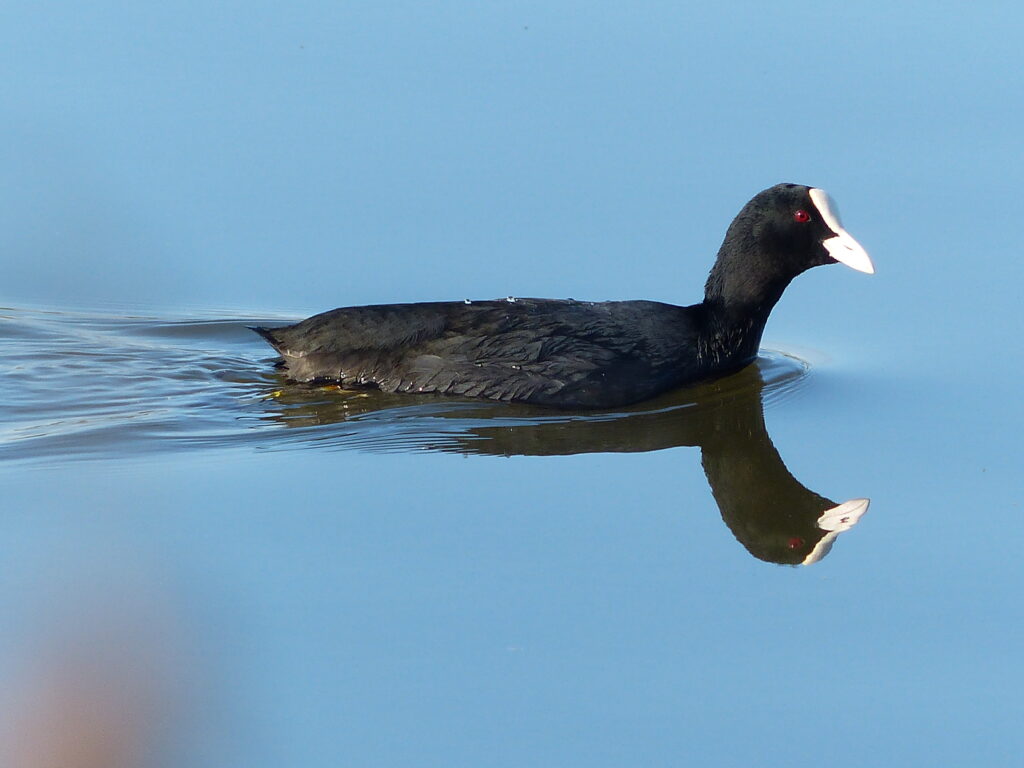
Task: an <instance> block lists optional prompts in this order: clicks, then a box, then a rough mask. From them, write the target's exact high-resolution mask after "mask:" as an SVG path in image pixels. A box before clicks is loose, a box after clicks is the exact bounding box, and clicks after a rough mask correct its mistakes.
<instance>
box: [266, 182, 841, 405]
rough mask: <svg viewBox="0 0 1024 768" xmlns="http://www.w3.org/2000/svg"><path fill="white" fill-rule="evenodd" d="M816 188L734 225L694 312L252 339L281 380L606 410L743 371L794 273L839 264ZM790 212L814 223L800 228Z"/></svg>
mask: <svg viewBox="0 0 1024 768" xmlns="http://www.w3.org/2000/svg"><path fill="white" fill-rule="evenodd" d="M809 190H810V188H808V187H801V186H797V185H792V184H780V185H777V186H776V187H772V188H771V189H768V190H765V191H764V192H762V193H760V194H759V195H758V196H756V197H755V198H754V199H753V200H751V201H750V203H748V204H747V205H746V206H745V207H744V208H743V210H742V211H741V212H740V214H739V215H738V216H737V217H736V219H735V220H734V221H733V223H732V225H731V226H730V227H729V231H728V232H727V234H726V238H725V242H724V243H723V244H722V248H721V249H720V250H719V254H718V259H717V261H716V263H715V266H714V268H713V269H712V271H711V275H710V276H709V277H708V281H707V286H706V289H705V299H704V301H703V302H702V303H700V304H695V305H693V306H689V307H680V306H675V305H672V304H663V303H659V302H653V301H613V302H582V301H574V300H571V299H570V300H551V299H511V298H510V299H502V300H496V301H481V302H476V301H474V302H468V301H466V302H439V303H421V304H388V305H379V306H367V307H346V308H342V309H335V310H332V311H330V312H324V313H322V314H319V315H315V316H313V317H310V318H308V319H307V320H303V321H302V322H300V323H297V324H295V325H291V326H287V327H284V328H273V329H267V328H255V329H254V330H256V331H257V332H258V333H259V334H261V335H262V336H263V337H264V338H266V339H267V341H269V342H270V344H271V345H272V346H273V347H274V349H276V350H277V351H278V353H280V355H281V356H282V358H283V361H284V367H285V369H286V370H287V374H288V376H289V378H291V379H293V380H295V381H303V382H336V383H338V384H340V385H341V386H343V387H378V388H380V389H382V390H384V391H387V392H435V393H439V394H446V395H460V396H467V397H486V398H491V399H495V400H508V401H518V402H527V403H533V404H537V405H547V406H556V407H562V408H606V407H613V406H618V405H624V404H628V403H633V402H637V401H640V400H644V399H647V398H649V397H652V396H654V395H656V394H658V393H660V392H664V391H666V390H669V389H672V388H675V387H679V386H683V385H685V384H690V383H693V382H697V381H700V380H703V379H708V378H713V377H716V376H722V375H725V374H728V373H731V372H733V371H736V370H738V369H739V368H741V367H743V366H744V365H747V364H748V363H750V362H751V361H753V360H754V358H755V356H756V355H757V349H758V345H759V344H760V341H761V334H762V332H763V330H764V326H765V322H766V321H767V319H768V315H769V313H770V312H771V309H772V307H773V306H774V305H775V303H776V302H777V301H778V299H779V297H780V296H781V295H782V291H783V290H784V289H785V287H786V285H788V284H789V282H790V281H791V280H792V279H793V278H794V277H795V276H796V275H798V274H799V273H800V272H803V271H804V270H806V269H808V268H809V267H812V266H816V265H818V264H827V263H834V262H835V259H834V258H832V257H831V256H830V255H829V252H828V251H827V250H826V249H825V247H823V245H822V242H823V240H825V239H827V238H830V237H834V236H835V235H836V233H835V232H834V231H833V230H832V229H830V228H829V227H828V226H827V225H826V223H825V221H824V217H822V216H821V215H820V214H819V212H818V211H817V210H816V209H815V208H814V202H813V201H812V200H811V199H810V197H809V196H808V192H809ZM794 211H800V212H804V211H812V212H813V213H814V214H815V215H814V216H813V219H812V220H811V221H806V222H805V221H795V220H794V219H793V215H794Z"/></svg>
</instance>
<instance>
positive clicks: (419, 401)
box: [0, 308, 809, 464]
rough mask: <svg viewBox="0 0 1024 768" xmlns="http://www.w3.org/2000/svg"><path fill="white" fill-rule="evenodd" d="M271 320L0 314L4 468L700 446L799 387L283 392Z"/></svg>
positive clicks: (790, 378) (764, 378) (773, 373)
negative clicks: (575, 396) (719, 411)
mask: <svg viewBox="0 0 1024 768" xmlns="http://www.w3.org/2000/svg"><path fill="white" fill-rule="evenodd" d="M280 321H281V318H273V319H267V318H261V317H215V318H210V317H192V318H180V319H167V318H157V317H145V316H138V315H101V314H88V313H72V312H53V311H42V310H28V309H12V308H0V339H2V340H3V342H4V348H5V365H4V366H3V369H2V370H0V381H2V384H3V387H4V390H3V391H4V395H5V397H4V409H3V417H2V419H0V460H7V461H12V460H21V461H28V462H34V463H42V464H50V463H55V462H58V463H59V462H66V461H74V460H80V459H89V458H120V457H145V456H147V455H151V454H159V453H163V452H166V451H183V450H188V451H195V450H199V449H207V450H208V449H230V448H239V447H242V448H248V449H258V450H296V449H308V448H313V449H325V448H326V449H336V450H337V449H343V450H360V451H384V452H395V451H413V450H435V451H443V452H461V453H492V454H500V455H511V454H519V453H527V454H551V453H579V452H589V451H639V450H657V449H659V448H665V447H672V446H675V445H695V444H699V442H700V440H701V435H700V429H701V424H702V421H701V416H700V414H701V413H704V412H706V411H708V409H714V408H719V407H722V406H723V405H726V406H727V405H728V403H729V401H730V400H731V399H735V398H741V397H761V399H762V401H763V403H765V405H766V406H768V407H772V406H774V405H777V404H778V403H781V402H783V401H785V400H788V399H789V398H791V397H793V396H794V395H795V394H796V393H797V392H799V390H800V389H801V387H802V386H803V384H804V382H805V381H806V379H807V373H808V370H809V366H808V364H807V363H805V362H803V361H802V360H801V359H799V358H797V357H794V356H791V355H788V354H785V353H781V352H766V353H763V354H762V357H761V358H760V359H759V361H758V365H757V366H756V367H750V368H748V369H746V370H745V371H742V372H741V373H739V374H737V375H735V376H730V377H728V378H726V379H723V380H720V381H718V382H714V383H712V384H708V385H704V386H701V387H694V388H689V389H685V390H680V391H678V392H673V393H670V394H667V395H665V396H662V397H660V398H658V399H655V400H652V401H649V402H646V403H642V404H640V405H637V406H632V407H629V408H621V409H615V410H612V411H605V412H595V413H590V412H588V413H572V412H560V411H553V410H548V409H540V408H534V407H528V406H519V405H509V404H504V403H489V402H481V401H465V400H456V399H448V398H439V397H430V396H410V395H387V394H384V393H380V392H342V391H338V390H336V389H330V388H311V387H307V386H301V385H292V384H288V383H287V382H285V381H284V379H283V378H282V377H281V376H280V375H279V374H277V373H276V372H275V371H274V369H273V367H272V365H271V361H272V356H271V354H270V353H269V350H268V349H267V347H266V346H265V344H264V343H263V342H262V340H260V339H259V338H257V337H256V336H255V335H254V334H252V332H251V331H249V330H248V329H247V327H246V326H249V325H260V324H263V323H270V324H274V323H278V322H280Z"/></svg>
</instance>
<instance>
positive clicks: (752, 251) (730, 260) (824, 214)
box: [705, 184, 874, 310]
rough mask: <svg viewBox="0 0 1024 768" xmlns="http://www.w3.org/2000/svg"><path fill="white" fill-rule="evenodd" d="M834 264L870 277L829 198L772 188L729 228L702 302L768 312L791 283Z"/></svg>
mask: <svg viewBox="0 0 1024 768" xmlns="http://www.w3.org/2000/svg"><path fill="white" fill-rule="evenodd" d="M836 262H840V263H843V264H846V265H847V266H849V267H852V268H853V269H856V270H858V271H860V272H867V273H869V274H870V273H872V272H874V267H873V266H872V264H871V259H870V258H869V257H868V255H867V253H866V252H865V251H864V249H863V248H862V247H861V246H860V244H859V243H858V242H857V241H856V240H854V239H853V237H852V236H851V235H850V234H849V233H848V232H847V231H846V230H845V229H844V228H843V226H842V223H841V222H840V220H839V213H838V210H837V209H836V206H835V203H833V202H832V199H831V198H830V197H829V196H828V193H827V192H825V191H824V190H821V189H817V188H814V187H805V186H802V185H800V184H776V185H775V186H774V187H770V188H769V189H766V190H764V191H763V192H760V193H758V194H757V195H755V196H754V198H753V199H752V200H751V201H750V202H749V203H747V204H746V205H745V206H743V210H741V211H740V212H739V215H737V216H736V218H735V219H734V220H733V222H732V224H730V225H729V230H728V232H726V235H725V241H724V242H723V243H722V247H721V249H720V250H719V252H718V260H717V261H716V262H715V266H714V268H713V269H712V270H711V274H710V275H709V276H708V282H707V285H706V287H705V297H706V299H707V300H709V301H721V302H724V303H726V304H728V305H740V306H742V305H758V306H766V307H767V309H769V310H770V308H771V306H772V305H774V304H775V302H776V301H778V299H779V296H781V295H782V291H783V290H784V289H785V288H786V286H787V285H789V282H790V281H791V280H792V279H793V278H794V277H796V276H797V275H799V274H800V273H801V272H804V271H805V270H808V269H810V268H811V267H817V266H820V265H822V264H835V263H836Z"/></svg>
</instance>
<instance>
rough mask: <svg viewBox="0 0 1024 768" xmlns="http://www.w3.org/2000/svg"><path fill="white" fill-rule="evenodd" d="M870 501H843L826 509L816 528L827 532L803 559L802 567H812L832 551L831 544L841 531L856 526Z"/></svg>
mask: <svg viewBox="0 0 1024 768" xmlns="http://www.w3.org/2000/svg"><path fill="white" fill-rule="evenodd" d="M870 503H871V500H870V499H850V500H849V501H844V502H843V503H842V504H840V505H839V506H838V507H832V509H826V510H825V511H824V512H823V513H822V515H821V517H819V518H818V527H819V528H821V530H823V531H828V533H826V534H825V535H824V536H822V537H821V541H819V542H818V543H817V544H815V545H814V549H812V550H811V552H810V554H808V555H807V557H805V558H804V561H803V564H804V565H812V564H813V563H816V562H818V561H819V560H821V558H823V557H824V556H825V555H827V554H828V551H829V550H830V549H832V542H833V541H835V539H836V536H838V535H839V534H840V533H842V532H843V531H848V530H850V529H851V528H853V526H855V525H856V524H857V521H858V520H860V519H861V517H863V516H864V513H865V512H867V511H868V505H869V504H870Z"/></svg>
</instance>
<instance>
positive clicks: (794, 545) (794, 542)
mask: <svg viewBox="0 0 1024 768" xmlns="http://www.w3.org/2000/svg"><path fill="white" fill-rule="evenodd" d="M801 213H802V211H801ZM804 215H805V216H806V215H807V214H806V213H805V214H804ZM803 545H804V540H803V539H801V538H800V537H799V536H794V537H793V538H792V539H790V540H789V541H787V542H786V546H788V547H789V548H790V549H799V548H800V547H802V546H803Z"/></svg>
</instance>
